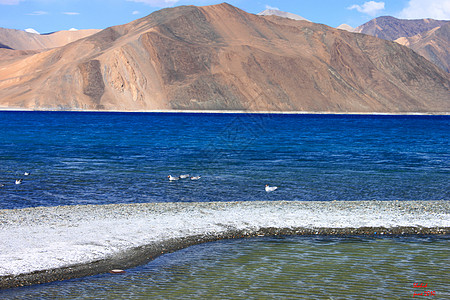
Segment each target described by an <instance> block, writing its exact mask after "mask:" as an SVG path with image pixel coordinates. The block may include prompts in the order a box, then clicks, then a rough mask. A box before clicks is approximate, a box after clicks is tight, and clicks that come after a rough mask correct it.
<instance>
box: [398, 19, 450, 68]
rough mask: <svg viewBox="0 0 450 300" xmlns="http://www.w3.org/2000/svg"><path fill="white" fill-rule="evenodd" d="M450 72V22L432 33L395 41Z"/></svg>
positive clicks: (428, 32)
mask: <svg viewBox="0 0 450 300" xmlns="http://www.w3.org/2000/svg"><path fill="white" fill-rule="evenodd" d="M395 41H396V42H397V43H399V44H402V45H405V46H407V47H410V48H411V49H413V50H414V51H416V52H417V53H419V54H420V55H422V56H423V57H425V58H426V59H428V60H429V61H431V62H433V63H435V64H436V65H437V66H438V67H440V68H442V69H443V70H445V71H447V72H450V22H449V23H447V24H445V25H442V26H441V27H436V28H434V29H432V30H430V31H427V32H424V33H420V34H417V35H415V36H412V37H409V38H406V37H402V38H399V39H397V40H395Z"/></svg>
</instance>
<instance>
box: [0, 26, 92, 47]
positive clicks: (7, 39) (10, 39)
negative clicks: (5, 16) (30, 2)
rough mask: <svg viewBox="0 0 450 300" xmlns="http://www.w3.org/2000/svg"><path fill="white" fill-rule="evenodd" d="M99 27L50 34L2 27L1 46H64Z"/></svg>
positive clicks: (0, 29) (0, 34) (90, 33)
mask: <svg viewBox="0 0 450 300" xmlns="http://www.w3.org/2000/svg"><path fill="white" fill-rule="evenodd" d="M99 31H100V30H98V29H85V30H77V31H72V30H64V31H57V32H54V33H50V34H36V33H32V32H26V31H22V30H16V29H7V28H1V27H0V48H8V49H14V50H40V49H50V48H56V47H61V46H64V45H66V44H68V43H71V42H74V41H76V40H79V39H81V38H84V37H86V36H89V35H92V34H94V33H96V32H99Z"/></svg>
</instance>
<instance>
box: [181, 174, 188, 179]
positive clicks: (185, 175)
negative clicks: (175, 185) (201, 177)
mask: <svg viewBox="0 0 450 300" xmlns="http://www.w3.org/2000/svg"><path fill="white" fill-rule="evenodd" d="M189 176H190V175H189V174H183V175H180V178H181V179H185V178H189Z"/></svg>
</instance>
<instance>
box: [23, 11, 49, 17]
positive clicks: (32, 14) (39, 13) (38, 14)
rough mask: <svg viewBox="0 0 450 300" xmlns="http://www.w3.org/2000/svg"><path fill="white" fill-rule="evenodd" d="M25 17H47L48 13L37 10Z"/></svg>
mask: <svg viewBox="0 0 450 300" xmlns="http://www.w3.org/2000/svg"><path fill="white" fill-rule="evenodd" d="M27 15H29V16H42V15H48V12H46V11H42V10H38V11H33V12H32V13H29V14H27Z"/></svg>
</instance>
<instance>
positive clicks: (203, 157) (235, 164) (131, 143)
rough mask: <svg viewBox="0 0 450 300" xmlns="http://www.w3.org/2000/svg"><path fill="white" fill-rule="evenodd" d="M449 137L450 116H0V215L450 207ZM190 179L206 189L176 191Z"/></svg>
mask: <svg viewBox="0 0 450 300" xmlns="http://www.w3.org/2000/svg"><path fill="white" fill-rule="evenodd" d="M449 129H450V117H449V116H344V115H269V114H262V115H259V114H172V113H77V112H0V141H1V142H0V183H1V184H4V185H5V186H4V187H1V188H0V198H1V199H2V201H0V208H23V207H35V206H56V205H73V204H108V203H138V202H167V201H169V202H174V201H175V202H176V201H183V202H190V201H195V202H198V201H254V200H441V199H444V200H448V199H450V184H449V182H450V181H449V180H448V179H449V174H450V147H449V140H450V130H449ZM25 171H28V172H31V175H29V176H24V175H23V174H24V172H25ZM186 173H189V174H190V175H193V176H196V175H201V176H202V178H201V180H199V181H196V182H192V181H190V180H182V181H177V182H168V179H167V176H168V175H169V174H171V175H180V174H186ZM18 178H23V179H24V180H23V183H22V184H20V185H15V184H14V182H15V180H16V179H18ZM266 184H270V185H274V186H278V187H279V189H278V191H277V192H276V193H270V194H267V193H266V192H265V191H264V186H265V185H266Z"/></svg>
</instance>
